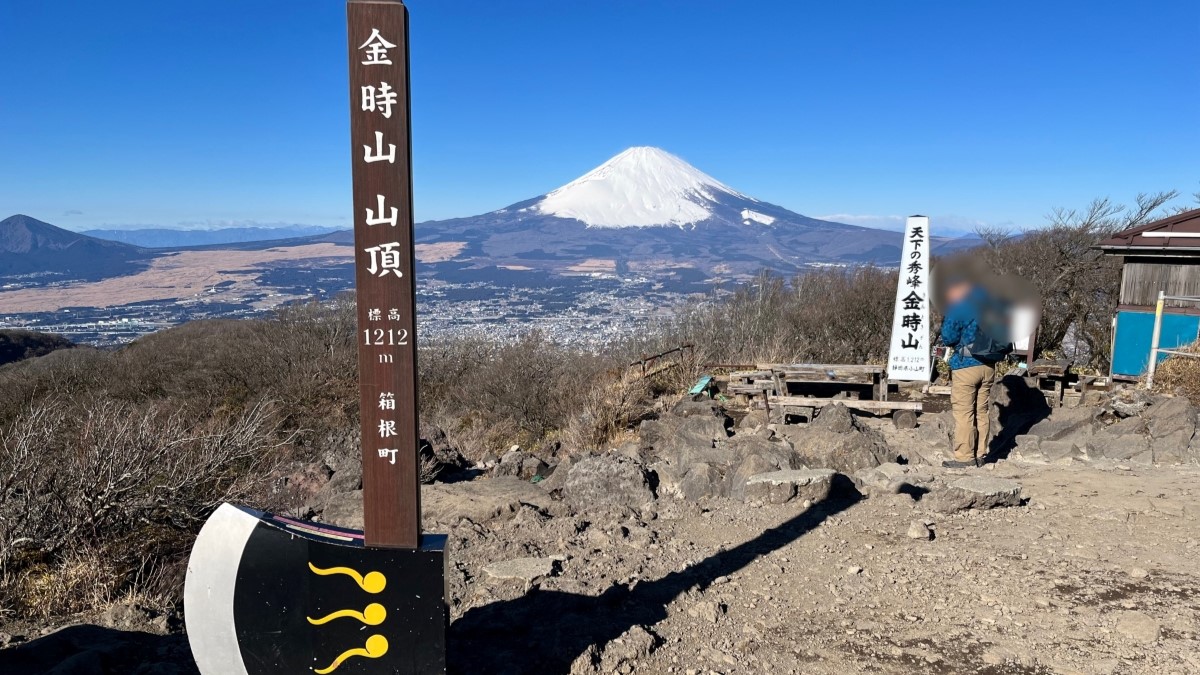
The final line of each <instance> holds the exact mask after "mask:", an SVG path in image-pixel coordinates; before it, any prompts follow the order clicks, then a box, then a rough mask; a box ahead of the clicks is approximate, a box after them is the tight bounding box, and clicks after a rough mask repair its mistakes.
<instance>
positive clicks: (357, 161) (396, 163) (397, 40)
mask: <svg viewBox="0 0 1200 675" xmlns="http://www.w3.org/2000/svg"><path fill="white" fill-rule="evenodd" d="M346 18H347V26H348V32H349V46H350V154H351V159H352V165H353V176H354V245H355V248H356V252H355V281H356V284H357V295H358V340H359V353H358V369H359V393H360V397H359V402H360V416H361V418H362V462H363V520H364V530H365V536H366V544H367V545H368V546H379V547H393V548H416V547H417V546H418V545H419V543H420V538H421V484H420V474H419V470H418V465H419V461H418V457H417V443H418V425H417V420H418V417H417V407H418V405H417V403H418V402H417V321H416V294H415V284H414V280H413V270H414V263H413V214H412V155H411V152H410V144H411V135H410V121H409V82H408V10H407V9H406V8H405V6H404V3H403V2H400V1H399V0H349V1H348V2H347V3H346Z"/></svg>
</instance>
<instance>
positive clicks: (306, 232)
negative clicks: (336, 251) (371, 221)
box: [81, 225, 338, 248]
mask: <svg viewBox="0 0 1200 675" xmlns="http://www.w3.org/2000/svg"><path fill="white" fill-rule="evenodd" d="M337 229H338V228H336V227H320V226H317V225H285V226H280V227H222V228H216V229H212V230H173V229H170V228H165V227H153V228H139V229H132V230H84V231H83V232H82V233H81V234H85V235H88V236H89V237H96V238H98V239H107V240H109V241H119V242H121V243H124V244H132V245H134V246H141V247H145V248H181V247H185V246H213V245H221V244H236V243H242V242H249V241H272V240H278V239H294V238H297V237H315V236H320V235H322V234H328V233H330V232H334V231H336V230H337Z"/></svg>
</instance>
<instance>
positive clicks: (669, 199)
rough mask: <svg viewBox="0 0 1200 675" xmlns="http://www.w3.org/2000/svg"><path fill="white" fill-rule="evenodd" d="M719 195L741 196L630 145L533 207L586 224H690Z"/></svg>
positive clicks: (668, 157)
mask: <svg viewBox="0 0 1200 675" xmlns="http://www.w3.org/2000/svg"><path fill="white" fill-rule="evenodd" d="M721 194H724V195H727V196H734V197H740V198H743V199H746V198H747V197H745V196H744V195H742V194H740V193H738V192H736V191H734V190H733V189H732V188H730V187H728V186H726V185H724V184H723V183H721V182H720V181H718V180H717V179H715V178H713V177H712V176H709V175H708V174H706V173H704V172H703V171H701V170H699V169H697V168H696V167H694V166H692V165H691V164H688V163H687V162H685V161H683V160H682V159H680V158H678V157H676V156H675V155H672V154H671V153H669V152H666V151H665V150H660V149H659V148H652V147H646V146H641V147H633V148H629V149H628V150H625V151H624V152H622V153H621V154H619V155H617V156H615V157H613V158H612V159H610V160H608V161H607V162H605V163H603V164H601V165H600V166H598V167H596V168H595V169H592V170H591V171H589V172H587V173H586V174H584V175H582V176H580V177H579V178H576V179H575V180H573V181H571V182H570V183H567V184H566V185H564V186H562V187H560V188H558V189H557V190H554V191H553V192H551V193H549V194H547V195H546V196H545V197H544V198H543V199H542V200H541V201H540V202H538V203H537V204H536V205H535V206H534V207H533V208H534V209H536V210H537V211H538V212H540V213H542V214H545V215H550V216H558V217H560V218H573V219H575V220H579V221H582V222H584V223H586V224H587V225H588V226H589V227H650V226H654V225H677V226H680V227H682V226H684V225H691V224H692V223H698V222H700V221H702V220H706V219H708V218H709V217H710V216H711V215H712V209H711V206H712V205H713V203H714V202H716V201H717V199H718V196H719V195H721Z"/></svg>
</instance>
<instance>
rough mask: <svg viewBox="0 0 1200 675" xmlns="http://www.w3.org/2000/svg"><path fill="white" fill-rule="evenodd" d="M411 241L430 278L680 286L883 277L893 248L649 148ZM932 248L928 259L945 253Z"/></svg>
mask: <svg viewBox="0 0 1200 675" xmlns="http://www.w3.org/2000/svg"><path fill="white" fill-rule="evenodd" d="M416 235H417V237H416V239H417V244H418V245H419V246H418V253H417V255H418V258H419V259H422V260H424V261H425V262H427V263H439V264H437V265H435V267H441V266H442V265H445V264H449V265H450V266H451V267H459V268H462V267H475V268H477V267H480V266H496V267H501V268H506V269H512V270H541V271H546V272H554V273H560V274H581V273H600V274H603V273H617V274H644V275H647V276H661V275H677V276H678V275H684V276H686V277H688V278H690V279H691V280H700V279H704V280H715V279H731V278H744V277H747V276H749V275H753V274H755V273H757V272H758V271H760V270H762V269H764V268H767V269H773V270H776V271H779V272H783V273H794V272H797V271H799V270H802V269H805V268H808V267H811V266H813V265H856V264H876V265H881V266H895V265H897V264H898V263H899V258H900V244H901V234H900V233H899V232H892V231H887V230H877V229H872V228H867V227H860V226H856V225H847V224H844V223H835V222H831V221H826V220H818V219H816V218H810V217H808V216H803V215H800V214H799V213H795V212H793V211H790V210H788V209H786V208H783V207H782V206H777V205H775V204H770V203H767V202H764V201H761V200H758V199H755V198H754V197H750V196H748V195H746V194H744V193H742V192H739V191H737V190H735V189H734V188H732V187H729V186H728V185H725V184H724V183H722V182H720V181H719V180H717V179H716V178H713V177H712V176H710V175H708V174H706V173H704V172H703V171H701V170H699V169H697V168H696V167H694V166H692V165H690V164H688V163H687V162H685V161H684V160H682V159H680V158H679V157H677V156H675V155H672V154H671V153H669V152H666V151H664V150H660V149H658V148H653V147H634V148H629V149H628V150H625V151H624V152H622V153H620V154H618V155H616V156H615V157H613V158H611V159H609V160H608V161H606V162H604V163H603V164H601V165H600V166H598V167H596V168H595V169H593V170H592V171H589V172H588V173H586V174H584V175H583V176H580V177H579V178H576V179H575V180H573V181H571V182H569V183H567V184H565V185H563V186H562V187H559V188H557V189H555V190H552V191H550V192H548V193H546V194H544V195H541V196H538V197H534V198H533V199H527V200H525V201H521V202H517V203H516V204H513V205H511V206H508V207H506V208H502V209H499V210H497V211H492V212H491V213H485V214H483V215H479V216H472V217H469V218H454V219H450V220H441V221H428V222H424V223H419V224H418V225H417V229H416ZM933 243H934V245H935V249H934V250H935V252H936V251H937V248H939V247H940V248H943V249H945V248H949V247H956V246H957V244H956V242H955V240H951V239H944V238H943V239H938V238H936V237H935V238H934V242H933ZM423 251H424V252H425V253H426V255H425V256H423V255H422V252H423ZM429 252H435V254H434V257H433V258H429V257H428V256H429ZM442 269H443V270H445V268H442ZM445 271H449V270H445Z"/></svg>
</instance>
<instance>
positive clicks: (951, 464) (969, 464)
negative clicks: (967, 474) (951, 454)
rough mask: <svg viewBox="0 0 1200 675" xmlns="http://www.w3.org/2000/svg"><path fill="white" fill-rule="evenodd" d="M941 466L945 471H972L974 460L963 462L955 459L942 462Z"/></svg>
mask: <svg viewBox="0 0 1200 675" xmlns="http://www.w3.org/2000/svg"><path fill="white" fill-rule="evenodd" d="M942 466H943V467H945V468H947V469H974V468H975V466H976V464H975V460H973V459H972V460H967V461H965V462H964V461H961V460H957V459H951V460H946V461H945V462H942Z"/></svg>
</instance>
